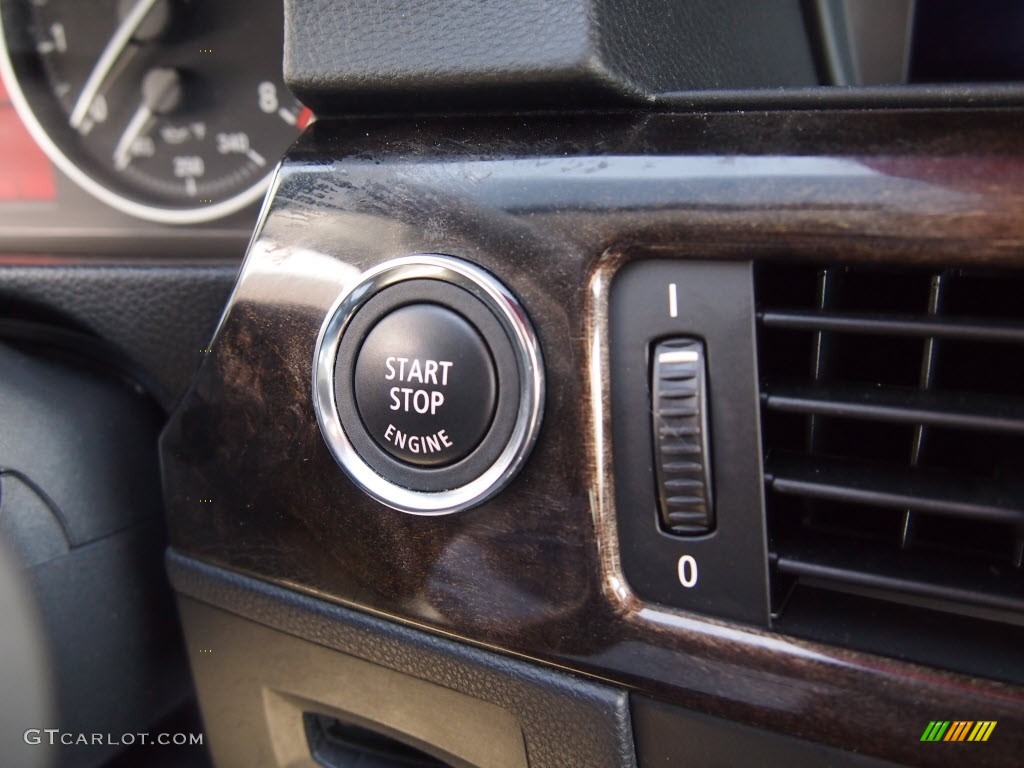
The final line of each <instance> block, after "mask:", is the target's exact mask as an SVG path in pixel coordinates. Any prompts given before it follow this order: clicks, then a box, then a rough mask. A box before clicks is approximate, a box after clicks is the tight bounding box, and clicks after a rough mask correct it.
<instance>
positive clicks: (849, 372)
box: [756, 265, 1024, 676]
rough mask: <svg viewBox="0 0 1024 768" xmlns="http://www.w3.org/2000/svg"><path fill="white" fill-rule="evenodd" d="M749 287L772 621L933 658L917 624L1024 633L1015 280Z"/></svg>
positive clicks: (778, 272) (835, 272)
mask: <svg viewBox="0 0 1024 768" xmlns="http://www.w3.org/2000/svg"><path fill="white" fill-rule="evenodd" d="M756 290H757V300H758V314H757V320H758V347H759V365H760V377H761V414H762V422H763V424H762V427H763V430H762V431H763V437H764V446H765V482H766V492H767V494H766V498H767V513H768V531H769V548H770V553H771V570H772V588H773V615H774V621H775V624H776V626H777V627H779V628H782V629H788V630H793V631H795V632H796V633H798V634H800V633H804V634H811V635H813V636H829V637H833V638H835V637H840V638H842V641H843V642H847V643H848V644H850V645H853V646H857V645H858V644H859V643H860V644H864V643H867V644H868V645H870V642H871V641H870V639H869V638H870V637H878V638H879V639H878V641H877V642H878V644H880V645H881V646H883V647H881V648H871V650H881V651H882V652H886V653H893V654H895V655H899V656H905V657H908V658H918V659H920V658H921V657H922V656H924V657H926V660H929V661H933V660H934V658H933V657H934V653H933V651H934V648H933V649H932V650H927V649H925V650H922V651H921V653H917V652H916V651H915V648H916V647H917V646H919V645H920V643H917V642H915V641H914V640H913V636H914V635H915V619H914V617H917V616H919V617H920V619H921V621H922V622H925V621H932V620H935V619H936V618H939V619H941V621H942V622H943V623H942V624H941V626H943V627H944V628H945V630H947V631H952V630H953V628H963V632H964V634H963V636H961V637H959V638H956V637H954V638H952V639H954V640H963V641H965V642H967V641H973V640H974V639H978V638H982V637H983V636H984V635H985V632H986V630H994V631H996V630H998V633H997V637H998V639H997V644H998V642H1005V640H1006V638H1007V637H1008V636H1007V635H1006V630H1007V629H1008V627H1007V626H1006V625H1016V626H1015V627H1014V630H1013V632H1014V634H1016V633H1017V632H1018V631H1020V630H1019V627H1020V626H1021V625H1024V569H1022V561H1024V397H1022V395H1024V277H1022V276H1018V275H1013V274H1010V275H1007V274H988V273H983V272H969V271H963V270H944V271H930V272H929V271H918V270H914V269H879V268H867V267H850V266H847V267H829V268H817V267H805V266H782V265H765V266H763V267H761V268H760V269H759V271H758V273H757V285H756ZM808 606H816V607H815V608H813V609H809V607H808ZM844 606H845V608H844ZM942 617H945V618H942ZM858 621H865V622H867V623H868V624H869V625H870V626H869V627H866V628H865V627H861V626H858V625H857V622H858ZM880 622H889V623H890V624H891V626H887V627H883V628H880V626H879V623H880ZM920 626H922V625H920V624H918V625H916V629H917V630H919V629H920ZM903 630H906V631H903ZM901 637H902V639H899V638H901ZM865 638H868V639H865ZM893 638H897V642H895V644H894V643H893ZM1015 642H1019V641H1015ZM932 645H935V644H934V643H933V644H932ZM1018 647H1019V646H1018ZM963 650H964V646H962V645H961V646H959V649H958V653H962V651H963ZM997 655H998V654H997ZM940 656H941V654H940ZM952 666H954V667H956V666H957V665H956V664H952ZM1018 666H1019V663H1018ZM972 671H978V670H976V669H972ZM981 671H983V672H984V671H986V670H985V669H982V670H981ZM997 676H1002V674H1001V673H1000V674H998V675H997Z"/></svg>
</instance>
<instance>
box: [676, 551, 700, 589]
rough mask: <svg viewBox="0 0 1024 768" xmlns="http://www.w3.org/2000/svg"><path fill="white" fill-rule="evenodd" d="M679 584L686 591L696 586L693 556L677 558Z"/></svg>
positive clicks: (695, 569)
mask: <svg viewBox="0 0 1024 768" xmlns="http://www.w3.org/2000/svg"><path fill="white" fill-rule="evenodd" d="M679 583H680V584H682V585H683V586H684V587H686V588H687V589H691V588H693V587H695V586H697V561H696V560H694V559H693V555H683V556H682V557H680V558H679Z"/></svg>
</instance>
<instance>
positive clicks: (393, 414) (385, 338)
mask: <svg viewBox="0 0 1024 768" xmlns="http://www.w3.org/2000/svg"><path fill="white" fill-rule="evenodd" d="M354 386H355V400H356V408H357V409H358V411H359V416H360V418H361V419H362V421H363V424H364V425H365V427H366V429H367V431H368V432H369V433H370V436H371V437H372V438H373V439H374V441H375V442H376V443H377V445H379V446H380V447H381V448H382V449H383V450H385V451H386V452H387V453H389V454H390V455H391V456H393V457H394V458H396V459H398V460H400V461H404V462H407V463H409V464H413V465H415V466H419V467H443V466H446V465H448V464H452V463H454V462H456V461H458V460H459V459H462V458H464V457H465V456H467V455H469V453H470V452H472V450H473V449H474V448H476V446H477V445H479V444H480V441H481V440H482V439H483V437H484V435H486V434H487V430H488V429H489V427H490V425H491V420H492V419H493V417H494V407H495V403H496V401H497V399H498V389H497V381H496V376H495V373H494V361H493V360H492V358H491V353H490V350H489V349H488V348H487V344H486V343H485V342H484V340H483V339H482V338H481V336H480V334H479V333H478V332H477V331H476V330H475V329H474V328H473V326H471V325H470V324H469V323H468V322H467V321H466V320H465V319H464V318H463V317H462V316H461V315H459V314H458V313H456V312H453V311H452V310H450V309H447V308H445V307H442V306H439V305H437V304H426V303H423V304H410V305H407V306H404V307H402V308H400V309H396V310H394V311H393V312H391V313H389V314H387V315H385V316H384V317H383V318H382V319H381V320H380V321H379V322H378V323H377V324H376V325H375V326H374V327H373V328H372V329H371V330H370V332H369V333H368V334H367V336H366V339H365V341H364V342H363V345H362V347H361V348H360V350H359V353H358V356H357V359H356V365H355V381H354Z"/></svg>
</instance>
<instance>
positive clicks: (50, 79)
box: [0, 0, 312, 224]
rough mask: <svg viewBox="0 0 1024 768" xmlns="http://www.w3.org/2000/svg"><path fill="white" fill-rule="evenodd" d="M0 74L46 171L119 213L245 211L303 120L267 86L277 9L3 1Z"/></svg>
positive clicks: (129, 0)
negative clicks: (49, 165) (47, 162)
mask: <svg viewBox="0 0 1024 768" xmlns="http://www.w3.org/2000/svg"><path fill="white" fill-rule="evenodd" d="M0 10H2V26H3V29H2V35H0V40H2V45H3V51H2V52H0V53H2V55H0V71H2V74H3V77H4V80H5V83H6V86H7V90H8V93H9V94H10V97H11V100H12V102H13V103H14V106H15V108H16V109H17V110H18V113H19V115H20V116H21V119H22V120H23V121H24V123H25V125H26V126H27V127H28V129H29V131H30V132H31V133H32V134H33V136H34V138H35V139H36V141H37V142H38V143H39V144H40V146H42V148H43V150H44V151H45V152H46V153H47V155H49V157H50V159H51V160H52V161H53V163H54V164H55V165H56V166H57V167H58V168H60V169H61V171H63V172H64V173H65V174H66V175H67V176H68V177H70V178H71V179H72V180H73V181H74V182H76V183H77V184H78V185H79V186H81V187H83V188H84V189H85V190H86V191H88V192H89V193H91V194H92V195H94V196H95V197H97V198H99V199H100V200H102V201H104V202H105V203H107V204H108V205H111V206H113V207H114V208H117V209H118V210H121V211H123V212H125V213H128V214H131V215H133V216H137V217H139V218H142V219H147V220H150V221H157V222H162V223H165V224H195V223H200V222H206V221H212V220H214V219H218V218H221V217H224V216H227V215H229V214H231V213H234V212H236V211H238V210H240V209H242V208H244V207H245V206H247V205H249V204H251V203H253V202H255V201H257V200H258V199H259V198H260V197H261V196H262V195H263V193H264V192H265V190H266V188H267V185H268V184H269V183H270V179H271V176H272V174H273V171H274V168H275V166H276V164H277V160H278V158H279V157H280V156H281V155H282V154H283V153H284V151H285V150H286V149H287V148H288V146H289V145H290V144H291V143H292V142H293V141H294V140H295V139H296V137H297V136H298V135H299V133H300V132H301V131H302V129H303V128H304V127H305V126H306V125H307V124H308V123H309V122H310V121H311V120H312V114H311V113H310V111H309V110H308V109H306V108H304V107H303V106H302V105H301V104H300V103H299V102H298V101H297V100H296V99H295V98H294V97H293V96H292V95H291V94H290V93H289V91H288V90H287V89H286V88H285V86H284V83H283V81H282V77H281V69H282V67H281V59H282V43H283V20H282V3H281V0H88V2H84V1H83V0H4V2H3V3H2V5H0Z"/></svg>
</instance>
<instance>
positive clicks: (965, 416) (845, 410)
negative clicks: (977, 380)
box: [761, 385, 1024, 434]
mask: <svg viewBox="0 0 1024 768" xmlns="http://www.w3.org/2000/svg"><path fill="white" fill-rule="evenodd" d="M761 397H762V400H763V401H764V403H765V405H766V406H767V407H768V408H771V409H774V410H779V411H789V412H792V413H815V414H819V415H824V416H838V417H844V418H860V419H874V420H876V421H889V422H897V423H904V424H923V425H927V426H934V427H950V428H954V429H975V430H981V431H988V432H1009V433H1014V434H1024V400H1017V399H1014V398H1005V397H991V396H985V395H972V394H960V393H951V392H937V391H934V390H924V391H922V390H901V389H897V388H870V389H869V388H866V387H811V386H801V385H779V386H766V387H764V388H763V389H762V393H761Z"/></svg>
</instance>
